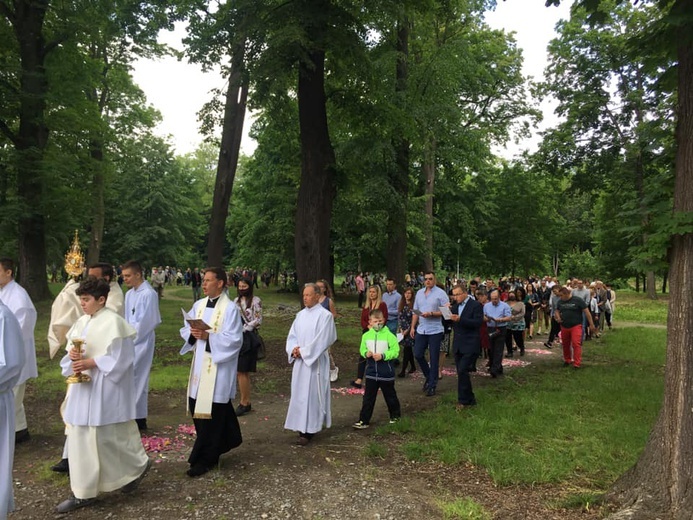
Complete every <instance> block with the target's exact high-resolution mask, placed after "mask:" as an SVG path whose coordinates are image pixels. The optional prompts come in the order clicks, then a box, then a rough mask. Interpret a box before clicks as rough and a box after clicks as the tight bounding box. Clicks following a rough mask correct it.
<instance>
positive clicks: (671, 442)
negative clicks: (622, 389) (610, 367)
mask: <svg viewBox="0 0 693 520" xmlns="http://www.w3.org/2000/svg"><path fill="white" fill-rule="evenodd" d="M559 1H560V0H549V1H548V2H547V5H549V4H555V3H558V2H559ZM584 3H585V4H587V6H588V7H590V8H591V9H592V11H594V12H595V13H596V15H597V17H596V18H595V21H599V16H598V15H599V11H597V10H595V9H596V8H597V7H598V2H597V1H595V0H585V1H584ZM657 5H658V7H659V8H660V13H661V14H660V15H659V16H658V17H657V18H656V19H655V20H654V21H653V24H652V25H651V27H650V28H649V30H648V31H647V32H646V41H647V43H648V44H649V45H650V46H653V48H654V49H655V50H660V49H664V50H666V51H668V52H669V53H670V54H671V55H672V56H675V57H676V59H677V61H678V65H677V69H676V74H677V87H678V88H677V93H678V105H677V110H676V115H677V123H676V159H675V164H676V176H675V190H674V206H673V211H672V214H671V221H672V222H673V223H674V227H673V228H672V229H671V253H670V263H669V272H670V281H671V285H670V287H671V293H670V298H669V317H668V323H667V330H668V335H667V361H666V367H665V382H666V386H665V392H664V402H663V405H662V410H661V412H660V415H659V417H658V419H657V422H656V423H655V426H654V428H653V429H652V432H651V433H650V438H649V440H648V442H647V445H646V446H645V450H644V451H643V453H642V455H641V456H640V458H639V459H638V461H637V463H636V464H635V466H634V467H633V468H631V469H630V470H629V471H628V472H626V474H624V475H623V476H622V477H621V478H620V479H619V480H618V481H617V482H616V483H615V484H614V487H613V489H612V492H611V494H610V498H611V499H612V500H613V501H614V502H615V503H616V504H618V506H619V507H620V509H619V511H618V512H616V513H614V514H613V515H612V516H611V518H614V519H619V520H620V519H643V520H644V519H651V518H671V519H674V520H679V519H680V520H683V519H688V518H691V517H693V493H692V492H691V490H692V489H693V457H692V456H691V453H693V436H692V435H691V431H693V414H691V413H690V410H691V408H693V344H691V341H690V338H691V337H692V336H691V335H692V334H693V300H692V299H691V298H690V295H691V291H693V278H692V277H691V276H690V273H691V272H692V271H693V17H691V13H693V0H675V1H672V2H669V1H658V2H657ZM639 43H641V44H642V43H643V42H642V40H639ZM662 65H664V64H662Z"/></svg>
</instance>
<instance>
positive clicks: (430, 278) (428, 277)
mask: <svg viewBox="0 0 693 520" xmlns="http://www.w3.org/2000/svg"><path fill="white" fill-rule="evenodd" d="M424 280H433V277H431V276H427V277H426V278H424Z"/></svg>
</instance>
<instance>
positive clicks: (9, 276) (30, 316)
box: [0, 258, 38, 443]
mask: <svg viewBox="0 0 693 520" xmlns="http://www.w3.org/2000/svg"><path fill="white" fill-rule="evenodd" d="M14 273H15V267H14V262H13V261H12V259H10V258H0V300H2V301H3V302H4V303H5V305H7V307H8V308H9V309H10V310H11V311H12V314H14V315H15V317H16V318H17V321H19V326H20V328H21V330H22V339H23V340H24V366H23V367H22V372H21V374H20V376H19V381H18V382H17V384H16V386H15V387H14V389H13V391H14V408H15V417H14V427H15V442H16V443H21V442H25V441H28V440H29V438H30V435H29V428H28V425H27V421H26V412H25V410H24V391H25V390H26V382H27V380H29V379H31V378H35V377H38V370H37V367H36V346H35V344H34V327H36V308H35V307H34V304H33V303H32V302H31V298H29V295H28V294H27V292H26V291H25V290H24V287H22V286H21V285H19V284H18V283H17V282H15V281H14Z"/></svg>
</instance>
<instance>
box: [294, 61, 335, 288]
mask: <svg viewBox="0 0 693 520" xmlns="http://www.w3.org/2000/svg"><path fill="white" fill-rule="evenodd" d="M307 53H308V59H309V61H308V62H305V61H302V62H301V64H300V65H299V70H298V119H299V127H300V136H301V187H300V188H299V190H298V201H297V208H296V233H295V237H294V252H295V255H296V274H297V275H298V283H299V286H300V285H302V284H304V283H306V282H312V281H315V280H317V279H318V278H327V279H329V278H330V223H331V220H332V204H333V202H334V197H335V194H336V190H335V185H334V168H335V156H334V150H333V148H332V143H331V142H330V134H329V130H328V126H327V107H326V101H327V100H326V97H325V51H324V50H320V49H311V50H308V51H307Z"/></svg>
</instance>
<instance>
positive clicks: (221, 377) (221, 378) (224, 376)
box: [180, 293, 243, 404]
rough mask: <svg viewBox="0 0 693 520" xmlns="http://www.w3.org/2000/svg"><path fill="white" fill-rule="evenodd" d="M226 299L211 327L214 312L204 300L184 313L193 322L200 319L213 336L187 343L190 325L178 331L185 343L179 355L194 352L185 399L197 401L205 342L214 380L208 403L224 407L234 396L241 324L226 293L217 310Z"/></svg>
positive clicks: (239, 317)
mask: <svg viewBox="0 0 693 520" xmlns="http://www.w3.org/2000/svg"><path fill="white" fill-rule="evenodd" d="M223 299H226V300H228V302H226V308H225V310H224V312H223V316H219V318H220V322H219V323H218V324H216V323H214V322H215V319H214V316H215V308H214V307H207V301H208V298H202V299H201V300H197V301H196V302H195V304H194V305H193V307H192V310H191V311H190V312H189V313H188V314H189V315H190V316H192V317H193V318H197V317H200V319H202V320H204V322H205V323H206V324H207V325H209V326H210V327H211V328H212V329H217V332H210V333H209V339H208V340H207V341H205V340H197V341H195V343H192V344H191V343H190V342H189V341H188V340H189V339H190V325H189V324H188V322H185V325H184V327H183V328H182V329H180V335H181V337H182V338H183V339H184V340H185V341H186V343H185V345H183V348H182V349H181V351H180V353H181V355H182V354H187V353H188V352H191V351H193V350H194V353H195V357H194V358H193V362H192V365H191V367H190V381H189V384H188V397H192V398H193V399H197V397H198V396H197V394H198V389H199V386H200V379H201V375H202V369H203V358H204V353H205V348H206V346H207V343H208V342H209V348H210V350H211V359H212V362H213V363H214V364H215V365H216V371H217V374H216V379H215V381H214V394H213V398H212V402H214V403H222V404H226V403H228V402H229V401H230V400H231V399H233V398H234V397H235V396H236V369H237V368H238V354H239V353H240V351H241V347H242V346H243V322H242V321H241V316H240V314H239V312H238V307H237V306H236V305H234V303H233V302H231V301H230V300H229V297H228V296H227V295H226V293H221V295H219V300H217V304H216V305H217V306H221V305H222V303H223V302H222V300H223Z"/></svg>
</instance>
